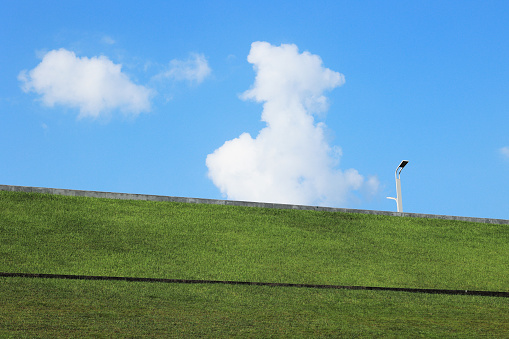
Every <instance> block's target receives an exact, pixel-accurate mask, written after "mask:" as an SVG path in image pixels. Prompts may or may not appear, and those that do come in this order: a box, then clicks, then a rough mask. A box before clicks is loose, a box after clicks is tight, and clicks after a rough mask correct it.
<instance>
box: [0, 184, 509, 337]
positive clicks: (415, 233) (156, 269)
mask: <svg viewBox="0 0 509 339" xmlns="http://www.w3.org/2000/svg"><path fill="white" fill-rule="evenodd" d="M508 263H509V227H508V226H507V225H490V224H477V223H468V222H460V221H446V220H434V219H416V218H397V217H388V216H371V215H362V214H348V213H330V212H316V211H298V210H277V209H260V208H248V207H237V206H219V205H200V204H183V203H168V202H148V201H125V200H109V199H97V198H85V197H64V196H56V195H44V194H37V193H21V192H0V271H3V272H26V273H52V274H82V275H111V276H132V277H151V278H174V279H208V280H238V281H263V282H286V283H308V284H336V285H366V286H384V287H410V288H442V289H468V290H493V291H508V290H509V275H508V274H507V267H508V266H507V265H508ZM0 283H1V284H2V290H1V291H0V297H1V298H2V300H1V301H2V304H3V305H2V311H1V312H2V317H1V319H4V320H3V324H0V328H7V330H4V332H1V330H0V334H2V333H4V334H5V333H7V334H9V335H10V334H16V335H19V334H20V333H23V331H25V330H26V331H28V332H27V333H35V330H33V331H32V330H31V328H32V327H34V328H39V330H40V329H41V328H43V329H44V333H48V336H51V335H50V333H54V334H55V335H57V336H58V335H59V334H58V331H63V332H61V333H67V334H68V333H71V332H66V331H71V330H72V328H78V329H79V330H80V331H85V332H84V333H88V334H89V335H94V333H113V334H114V332H111V331H110V330H108V329H107V327H108V326H110V325H111V324H112V323H117V325H118V326H117V327H115V326H113V325H111V326H113V327H112V328H119V329H125V328H131V329H132V332H130V334H129V335H127V336H135V335H142V334H143V333H145V334H150V333H152V334H154V335H156V334H158V333H164V334H172V335H177V334H178V333H179V332H178V331H179V330H181V331H183V332H182V334H186V335H195V334H198V335H199V334H200V333H203V334H204V335H207V336H209V335H211V336H214V335H218V336H223V335H235V336H242V335H243V334H247V335H248V336H266V335H269V336H270V335H274V336H279V335H285V334H287V335H289V336H293V335H303V336H306V335H308V334H310V335H316V334H318V333H323V334H324V335H326V334H330V335H335V334H338V333H339V334H342V333H343V334H345V335H348V336H350V335H353V334H355V333H357V334H360V335H366V336H371V335H373V334H374V335H377V334H386V333H389V334H391V333H400V334H404V333H409V335H408V336H409V337H411V336H412V334H416V335H424V336H426V335H428V334H430V335H436V336H439V337H443V335H442V334H447V333H448V335H455V334H458V333H470V334H473V335H475V334H478V333H482V331H488V333H505V334H508V335H509V332H508V326H509V325H507V323H506V324H505V325H504V326H501V325H500V322H502V320H500V321H499V320H497V319H508V318H509V311H508V308H509V303H508V300H507V299H505V298H485V297H466V296H437V295H431V296H430V295H409V294H406V293H395V292H392V293H391V292H368V291H324V290H313V291H306V290H303V289H295V288H293V289H292V288H280V289H277V288H270V287H253V286H249V287H246V286H195V285H192V286H191V285H186V286H177V285H167V284H163V285H161V286H157V285H156V284H143V283H131V284H130V285H129V283H125V282H124V283H123V282H77V281H66V282H63V281H62V282H56V281H51V282H49V281H37V280H36V279H25V280H23V279H19V278H2V279H1V280H0ZM144 293H145V294H144ZM150 296H152V297H150ZM23 300H28V301H29V300H32V304H30V303H28V304H26V303H25V304H24V303H23V302H24V301H23ZM390 300H392V301H390ZM28 301H27V302H28ZM87 303H90V305H93V306H91V307H92V308H89V309H88V310H89V312H88V313H86V312H85V310H87V305H88V304H87ZM169 305H173V306H171V307H170V306H169ZM15 309H19V310H18V311H16V310H15ZM491 309H492V310H493V311H492V310H491ZM5 310H8V311H5ZM84 312H85V313H86V314H89V315H86V314H85V313H84ZM426 312H428V313H426ZM110 313H111V314H110ZM431 313H433V314H434V315H435V316H431V315H430V314H431ZM91 314H92V315H91ZM94 314H95V315H94ZM101 314H102V315H101ZM104 314H106V315H104ZM108 314H110V315H109V316H108ZM363 314H364V315H363ZM405 314H408V315H405ZM437 314H438V315H440V316H436V315H437ZM52 315H58V316H56V318H55V317H54V316H52ZM103 315H104V316H103ZM497 315H500V316H504V318H500V317H498V316H497ZM89 316H90V317H91V318H90V319H89V320H87V317H89ZM140 317H141V318H140ZM193 317H194V318H193ZM253 317H254V318H255V319H258V320H256V321H255V322H254V323H253V324H252V325H249V319H251V318H253ZM265 317H268V318H265ZM456 318H457V319H456ZM55 319H59V320H58V322H60V323H62V324H67V325H62V326H59V325H58V322H57V320H55ZM136 319H142V320H136ZM143 319H145V320H146V322H147V323H149V324H151V325H143V326H146V330H145V329H138V328H139V326H138V325H137V324H138V323H137V321H141V322H143V321H145V320H143ZM193 319H194V320H193ZM202 323H203V324H202ZM297 323H298V324H297ZM468 323H470V324H471V325H468ZM9 324H11V325H12V326H10V325H9ZM24 324H26V326H25V325H24ZM171 324H173V325H171ZM317 324H320V325H317ZM495 325H496V326H495ZM13 326H14V327H13ZM37 326H39V327H37ZM143 326H142V327H143ZM158 326H161V327H158ZM391 326H392V327H391ZM495 327H497V328H499V330H498V332H493V331H494V328H495ZM9 328H10V330H9ZM143 328H145V327H143ZM314 328H315V329H316V331H315V332H313V329H314ZM20 329H21V330H20ZM88 329H89V330H88ZM243 329H244V331H246V332H245V333H244V332H242V331H243ZM448 329H449V330H448ZM294 330H295V332H292V331H294ZM435 330H436V331H435ZM5 331H7V332H5ZM30 331H32V332H30ZM108 331H110V332H108ZM122 331H123V330H121V332H118V333H119V335H120V336H124V334H122V333H127V332H122ZM143 331H145V332H143ZM160 331H163V332H160ZM164 331H166V332H164ZM193 331H198V332H196V333H195V332H193ZM284 331H288V332H284ZM355 331H357V332H355ZM429 331H431V332H429ZM433 331H435V332H433ZM447 331H449V332H447ZM465 331H466V332H465ZM469 331H470V332H469ZM479 331H481V332H479ZM28 336H30V335H28ZM62 336H65V335H64V334H62ZM105 336H106V335H105Z"/></svg>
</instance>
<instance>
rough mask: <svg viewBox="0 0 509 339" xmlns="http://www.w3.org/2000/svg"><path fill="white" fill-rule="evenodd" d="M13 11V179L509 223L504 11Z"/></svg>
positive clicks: (452, 5) (9, 98) (222, 5)
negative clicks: (397, 175) (398, 177)
mask: <svg viewBox="0 0 509 339" xmlns="http://www.w3.org/2000/svg"><path fill="white" fill-rule="evenodd" d="M2 7H3V10H2V12H1V14H0V25H1V30H0V43H1V46H2V47H3V48H2V53H0V127H1V130H2V133H0V145H1V148H0V156H1V159H2V161H1V162H0V178H1V179H0V182H1V183H2V184H8V185H23V186H41V187H55V188H69V189H82V190H99V191H115V192H127V193H146V194H159V195H171V196H185V197H197V198H213V199H233V200H261V201H267V202H269V201H278V202H288V203H304V204H311V205H318V204H320V205H327V206H333V207H350V208H361V209H376V210H389V211H394V210H396V204H395V202H394V201H392V200H388V199H386V197H387V196H394V195H395V183H394V171H395V169H396V167H397V166H398V164H399V163H400V161H401V160H403V159H406V160H409V161H410V162H409V164H408V166H407V167H406V168H405V169H404V171H403V172H402V194H403V207H404V211H405V212H416V213H432V214H448V215H462V216H472V217H492V218H502V219H509V194H508V192H509V133H508V127H509V20H507V16H508V13H509V3H508V2H506V1H487V2H480V1H300V2H295V1H274V0H272V1H258V2H241V1H213V2H212V1H179V2H175V1H149V2H139V1H86V2H84V1H83V2H81V1H68V2H60V1H44V2H42V1H23V0H20V1H3V6H2Z"/></svg>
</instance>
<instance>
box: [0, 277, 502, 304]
mask: <svg viewBox="0 0 509 339" xmlns="http://www.w3.org/2000/svg"><path fill="white" fill-rule="evenodd" d="M0 277H19V278H45V279H71V280H113V281H128V282H158V283H179V284H223V285H251V286H272V287H301V288H323V289H345V290H367V291H393V292H410V293H427V294H449V295H475V296H484V297H503V298H509V292H499V291H469V290H446V289H431V288H403V287H370V286H342V285H316V284H290V283H267V282H249V281H227V280H194V279H164V278H135V277H109V276H94V275H69V274H41V273H6V272H0Z"/></svg>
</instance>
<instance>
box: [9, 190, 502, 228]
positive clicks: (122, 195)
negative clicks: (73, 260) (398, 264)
mask: <svg viewBox="0 0 509 339" xmlns="http://www.w3.org/2000/svg"><path fill="white" fill-rule="evenodd" d="M0 191H12V192H35V193H47V194H57V195H67V196H80V197H91V198H108V199H123V200H148V201H171V202H184V203H194V204H215V205H230V206H244V207H261V208H278V209H296V210H313V211H326V212H345V213H361V214H374V215H388V216H395V217H412V218H429V219H444V220H460V221H470V222H480V223H487V224H506V225H509V220H506V219H491V218H471V217H459V216H452V215H436V214H422V213H406V212H403V213H399V212H390V211H375V210H360V209H351V208H334V207H322V206H306V205H291V204H276V203H265V202H251V201H234V200H218V199H200V198H183V197H172V196H164V195H148V194H131V193H115V192H100V191H82V190H70V189H61V188H46V187H29V186H12V185H0Z"/></svg>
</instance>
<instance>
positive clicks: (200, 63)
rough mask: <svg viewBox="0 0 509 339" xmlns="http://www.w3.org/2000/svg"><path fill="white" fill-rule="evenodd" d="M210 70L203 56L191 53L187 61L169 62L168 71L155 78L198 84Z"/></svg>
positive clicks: (175, 60)
mask: <svg viewBox="0 0 509 339" xmlns="http://www.w3.org/2000/svg"><path fill="white" fill-rule="evenodd" d="M211 72H212V70H211V69H210V67H209V63H208V61H207V59H206V58H205V56H204V55H203V54H197V53H192V54H191V56H190V58H188V59H187V60H177V59H174V60H172V61H170V65H169V68H168V70H166V71H164V72H162V73H159V74H158V75H156V76H155V78H172V79H175V80H186V81H189V82H192V83H197V84H200V83H202V82H203V81H204V80H205V78H206V77H208V76H209V75H210V73H211Z"/></svg>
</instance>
